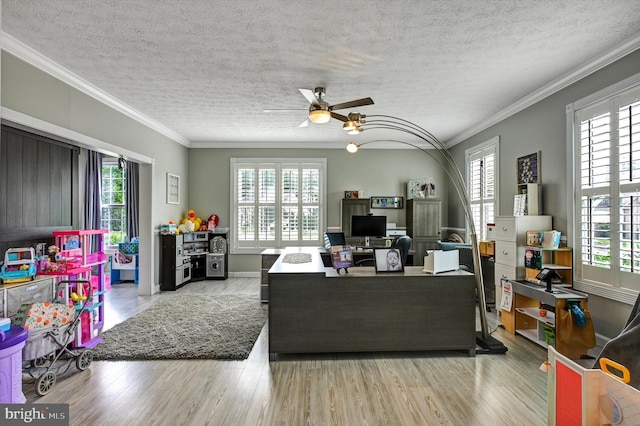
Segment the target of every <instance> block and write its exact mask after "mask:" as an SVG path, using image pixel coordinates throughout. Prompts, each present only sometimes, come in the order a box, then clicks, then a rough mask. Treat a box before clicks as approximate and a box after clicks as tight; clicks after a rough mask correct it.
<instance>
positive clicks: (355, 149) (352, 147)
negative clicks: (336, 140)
mask: <svg viewBox="0 0 640 426" xmlns="http://www.w3.org/2000/svg"><path fill="white" fill-rule="evenodd" d="M358 148H359V146H358V144H357V143H355V142H349V144H348V145H347V151H349V152H350V153H352V154H353V153H354V152H358Z"/></svg>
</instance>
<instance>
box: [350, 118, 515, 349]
mask: <svg viewBox="0 0 640 426" xmlns="http://www.w3.org/2000/svg"><path fill="white" fill-rule="evenodd" d="M343 129H344V130H346V131H347V133H349V134H351V135H357V134H359V133H363V132H365V131H367V130H375V129H383V130H396V131H399V132H403V133H405V134H408V135H411V136H414V137H416V138H418V139H419V140H420V141H422V142H426V143H427V144H428V145H429V146H431V147H432V148H435V149H427V148H425V147H424V146H421V145H422V144H420V145H419V144H416V143H412V142H407V141H404V140H389V139H384V140H382V139H380V140H371V141H367V142H362V143H356V142H349V144H348V145H347V151H349V152H351V153H355V152H357V151H358V148H359V147H361V146H364V145H367V144H370V143H375V142H395V143H400V144H403V145H408V146H410V147H413V148H416V149H418V150H420V151H422V152H424V153H425V154H427V155H429V156H430V157H432V158H433V159H434V160H436V162H438V164H439V165H440V166H441V167H442V168H443V169H444V170H445V172H446V173H447V175H449V177H450V178H451V181H452V182H453V185H454V187H455V189H456V192H457V194H458V196H459V197H460V201H461V202H462V206H463V209H464V214H465V218H466V220H467V224H468V226H469V237H470V240H471V249H472V253H473V269H474V275H475V279H476V290H477V295H478V305H479V313H480V325H481V328H482V330H480V331H478V332H476V343H477V344H478V346H480V348H482V350H479V351H478V352H479V353H490V354H502V353H505V352H506V351H507V348H506V347H505V346H504V345H503V344H502V342H500V341H499V340H497V339H496V338H494V337H492V336H491V335H490V333H489V326H488V324H487V313H486V309H485V306H486V305H485V293H484V280H483V278H482V265H481V262H480V251H479V250H480V249H479V246H478V235H477V233H476V228H475V225H474V223H473V215H472V211H471V202H470V198H469V193H468V191H467V187H466V185H465V183H464V177H463V176H462V172H461V171H460V168H459V167H458V165H457V164H456V162H455V160H454V159H453V157H452V156H451V153H450V152H449V150H447V148H446V147H445V146H444V144H443V143H442V142H440V141H439V140H438V138H436V137H435V136H434V135H433V134H431V133H430V132H428V131H427V130H425V129H423V128H422V127H420V126H418V125H417V124H414V123H412V122H410V121H407V120H404V119H401V118H398V117H393V116H389V115H368V116H366V115H364V114H360V113H357V112H352V113H350V114H349V115H348V121H346V122H345V123H344V125H343ZM434 151H435V152H434Z"/></svg>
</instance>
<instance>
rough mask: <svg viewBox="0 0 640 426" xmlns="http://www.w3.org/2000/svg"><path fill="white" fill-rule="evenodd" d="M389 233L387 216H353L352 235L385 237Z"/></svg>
mask: <svg viewBox="0 0 640 426" xmlns="http://www.w3.org/2000/svg"><path fill="white" fill-rule="evenodd" d="M385 235H387V217H386V216H372V215H368V216H351V236H352V237H384V236H385Z"/></svg>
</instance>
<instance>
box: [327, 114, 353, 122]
mask: <svg viewBox="0 0 640 426" xmlns="http://www.w3.org/2000/svg"><path fill="white" fill-rule="evenodd" d="M331 117H332V118H335V119H336V120H340V121H342V122H343V123H346V122H347V121H349V119H348V118H347V117H345V116H344V115H340V114H338V113H337V112H333V111H332V112H331Z"/></svg>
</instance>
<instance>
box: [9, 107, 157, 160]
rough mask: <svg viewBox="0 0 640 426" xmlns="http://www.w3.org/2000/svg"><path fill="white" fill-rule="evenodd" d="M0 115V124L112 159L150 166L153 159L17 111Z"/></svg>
mask: <svg viewBox="0 0 640 426" xmlns="http://www.w3.org/2000/svg"><path fill="white" fill-rule="evenodd" d="M0 115H1V116H2V124H8V125H11V126H14V127H17V128H20V129H24V130H26V131H33V130H36V131H37V133H39V134H41V135H42V136H46V137H49V138H53V139H58V140H62V141H63V142H67V143H69V144H71V145H75V146H79V147H81V148H87V149H91V150H93V151H98V152H101V153H103V154H106V155H111V156H113V157H119V156H124V157H125V158H127V159H128V160H132V161H136V162H138V163H145V164H152V163H153V162H154V159H153V158H151V157H148V156H146V155H142V154H139V153H137V152H133V151H130V150H128V149H125V148H122V147H119V146H116V145H113V144H110V143H108V142H104V141H101V140H99V139H96V138H93V137H91V136H87V135H85V134H82V133H78V132H76V131H74V130H69V129H67V128H65V127H61V126H58V125H56V124H52V123H49V122H47V121H44V120H40V119H39V118H35V117H32V116H30V115H27V114H23V113H21V112H19V111H14V110H12V109H10V108H5V107H2V108H1V110H0Z"/></svg>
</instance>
